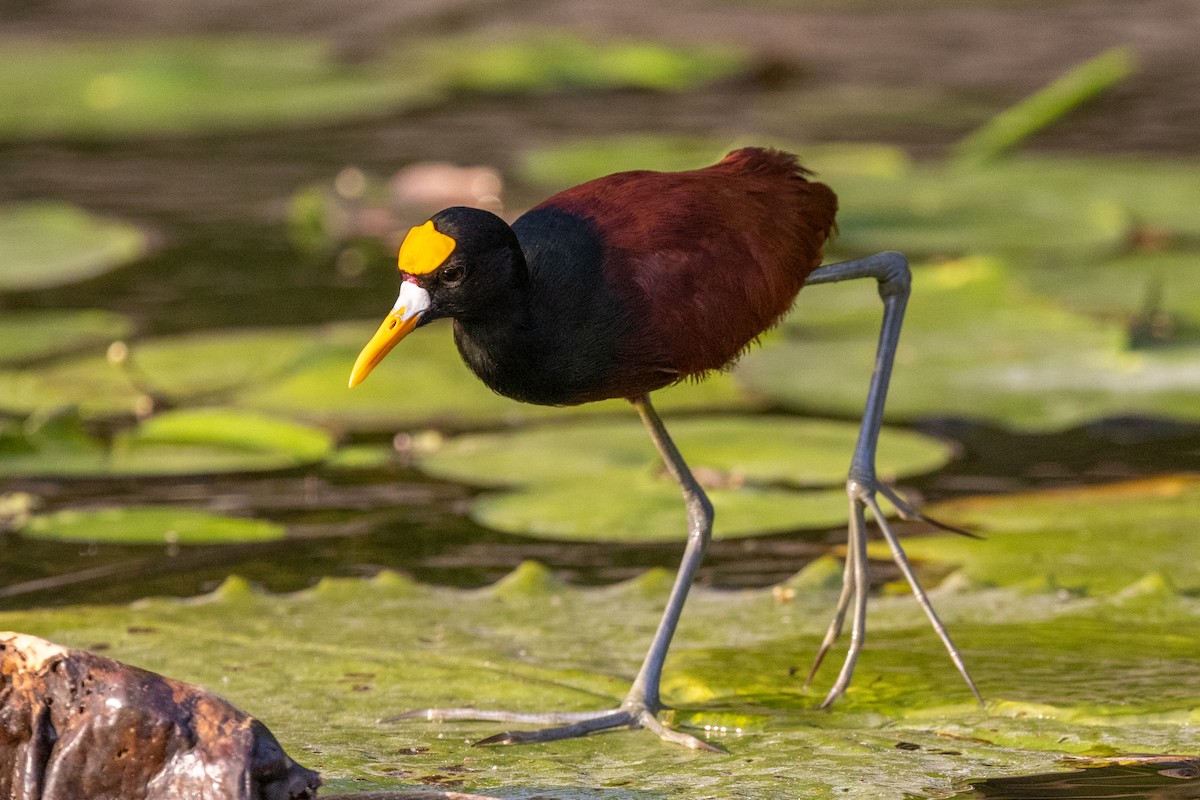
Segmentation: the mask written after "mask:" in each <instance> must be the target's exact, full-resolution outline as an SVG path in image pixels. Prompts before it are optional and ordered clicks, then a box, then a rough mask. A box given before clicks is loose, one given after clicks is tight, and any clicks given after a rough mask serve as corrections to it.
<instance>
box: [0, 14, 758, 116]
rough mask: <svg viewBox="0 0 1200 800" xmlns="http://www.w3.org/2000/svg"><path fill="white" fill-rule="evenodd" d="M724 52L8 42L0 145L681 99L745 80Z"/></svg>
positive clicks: (486, 45)
mask: <svg viewBox="0 0 1200 800" xmlns="http://www.w3.org/2000/svg"><path fill="white" fill-rule="evenodd" d="M745 64H746V60H745V58H744V57H743V56H741V55H740V54H738V53H737V52H735V51H732V50H730V49H729V48H716V47H691V48H677V47H675V48H673V47H667V46H664V45H661V44H654V43H647V42H629V43H613V44H598V43H592V42H587V41H584V40H581V39H574V38H569V37H564V36H561V35H554V34H551V33H538V32H529V31H526V32H523V33H517V34H512V35H510V36H508V37H507V38H505V37H497V36H496V35H495V33H494V32H492V33H490V34H489V35H488V37H487V38H483V37H481V36H474V37H471V36H465V37H464V36H460V37H442V38H433V39H425V40H408V41H405V42H404V44H403V45H402V46H398V47H396V48H394V49H391V50H388V51H385V52H382V53H380V54H378V55H377V56H376V57H374V58H371V59H367V60H359V61H358V63H346V61H345V60H344V59H342V58H340V57H339V55H338V53H337V52H336V49H335V48H334V47H332V46H330V44H329V43H327V42H325V41H321V40H318V39H300V38H287V37H282V36H272V37H261V36H259V37H253V36H236V37H215V36H210V37H174V38H159V39H151V38H143V39H130V38H128V37H125V38H121V39H119V40H104V39H102V38H101V39H97V38H90V39H88V40H69V41H67V40H63V41H58V40H43V39H38V40H31V39H13V38H11V37H10V38H7V39H6V40H5V41H4V46H3V47H2V48H0V72H2V73H3V74H4V75H6V76H8V78H9V79H8V80H6V81H5V82H4V86H3V87H0V108H3V109H7V111H5V112H3V113H0V136H6V137H10V138H11V137H15V136H46V135H63V134H68V135H88V136H97V135H100V136H104V135H109V136H112V135H129V134H136V133H161V132H165V131H172V132H195V131H210V130H221V129H237V128H247V127H265V126H271V125H279V124H289V123H291V124H295V123H313V122H320V121H328V120H332V119H342V118H362V117H372V116H379V115H381V114H386V113H394V112H397V111H403V110H408V109H412V108H415V107H418V106H421V105H426V106H427V105H429V104H431V103H436V102H439V101H442V100H444V99H446V98H447V97H449V96H450V95H451V94H452V93H453V92H455V91H458V90H464V89H466V90H473V91H490V92H496V91H503V92H518V91H520V92H526V91H538V90H547V89H549V90H553V89H563V88H576V89H589V88H600V87H613V86H616V87H626V86H636V87H645V88H652V89H679V88H686V87H688V86H693V85H696V84H698V83H702V82H704V81H706V80H711V79H712V78H714V77H717V76H720V75H727V74H730V73H731V72H738V71H741V70H742V69H745Z"/></svg>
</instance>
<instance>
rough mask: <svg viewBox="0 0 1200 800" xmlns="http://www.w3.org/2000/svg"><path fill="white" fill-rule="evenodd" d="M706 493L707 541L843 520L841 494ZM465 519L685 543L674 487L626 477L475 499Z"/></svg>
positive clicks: (516, 529) (547, 531)
mask: <svg viewBox="0 0 1200 800" xmlns="http://www.w3.org/2000/svg"><path fill="white" fill-rule="evenodd" d="M667 480H669V479H667ZM707 494H708V497H709V500H711V501H712V504H713V509H714V511H715V513H716V522H715V523H714V525H713V536H714V537H715V538H717V539H731V538H737V537H744V536H762V535H766V534H771V533H782V532H785V531H790V530H795V529H796V528H827V527H832V526H834V525H837V524H839V523H842V522H845V521H846V492H845V490H842V489H825V490H814V491H808V492H795V491H783V490H779V489H767V488H761V487H752V488H741V489H711V490H709V491H707ZM471 516H472V518H473V519H475V521H477V522H478V523H479V524H481V525H486V526H487V527H489V528H494V529H496V530H502V531H507V532H509V533H519V534H524V535H526V536H537V537H541V538H546V539H564V540H577V539H582V540H585V541H592V542H663V541H666V542H669V541H680V542H682V541H683V540H684V539H686V538H687V517H686V515H685V511H684V506H683V498H682V496H681V495H680V493H679V488H678V487H677V486H675V485H673V484H668V483H667V482H666V480H653V479H650V478H647V477H646V476H643V475H636V474H631V473H630V472H629V471H625V470H614V471H613V472H611V473H609V474H605V475H599V476H596V477H595V478H593V479H591V480H576V481H570V482H567V483H548V484H539V485H535V486H533V487H531V488H529V489H526V490H523V491H519V492H513V493H510V494H505V495H500V496H498V497H487V498H483V499H479V500H476V501H475V503H474V504H473V505H472V506H471Z"/></svg>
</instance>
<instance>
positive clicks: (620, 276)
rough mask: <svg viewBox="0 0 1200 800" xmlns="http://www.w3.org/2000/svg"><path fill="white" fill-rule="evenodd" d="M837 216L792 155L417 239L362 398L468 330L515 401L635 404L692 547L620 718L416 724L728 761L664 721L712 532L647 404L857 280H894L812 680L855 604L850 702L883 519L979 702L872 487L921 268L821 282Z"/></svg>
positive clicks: (702, 503)
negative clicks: (434, 334) (669, 657)
mask: <svg viewBox="0 0 1200 800" xmlns="http://www.w3.org/2000/svg"><path fill="white" fill-rule="evenodd" d="M836 211H837V199H836V197H835V195H834V193H833V191H832V190H830V189H829V187H827V186H825V185H824V184H822V183H816V182H814V181H811V180H809V173H808V172H807V171H806V170H805V169H803V168H802V167H800V166H799V164H798V163H797V161H796V158H795V157H794V156H792V155H789V154H786V153H782V152H779V151H775V150H765V149H760V148H745V149H742V150H736V151H734V152H732V153H730V154H729V155H728V156H726V157H725V159H724V160H722V161H721V162H720V163H718V164H715V165H713V166H711V167H707V168H705V169H698V170H691V171H687V172H650V171H636V172H622V173H618V174H615V175H609V176H608V177H604V178H599V179H597V180H593V181H589V182H587V183H584V184H582V185H580V186H576V187H574V188H572V189H568V190H566V191H564V192H562V193H560V194H557V195H555V196H554V197H551V198H550V199H549V200H546V201H545V202H543V203H542V204H540V205H538V206H537V207H535V208H533V209H532V210H530V211H529V212H527V213H526V214H524V215H522V216H521V217H520V218H519V219H517V220H516V222H514V223H513V224H512V226H511V227H510V226H509V225H508V224H507V223H505V222H504V221H503V220H502V219H500V218H499V217H498V216H496V215H494V214H492V213H490V212H487V211H482V210H478V209H474V208H465V207H455V208H448V209H446V210H444V211H441V212H439V213H437V214H435V215H434V216H433V217H432V218H431V219H430V220H429V221H428V222H425V223H424V224H423V225H420V226H418V227H415V228H413V229H412V230H411V231H410V232H409V233H408V236H407V237H406V238H405V239H404V242H403V244H402V245H401V247H400V253H399V268H400V274H401V278H402V280H401V284H400V295H399V298H398V299H397V300H396V304H395V306H394V307H393V308H392V311H391V313H390V314H389V315H388V317H387V319H386V320H384V322H383V324H382V325H381V326H380V328H379V330H378V332H377V333H376V334H375V336H374V338H372V339H371V341H370V343H369V344H368V345H367V346H366V348H364V349H363V351H362V353H361V355H359V357H358V361H357V362H356V363H355V365H354V369H353V372H352V373H351V376H350V385H351V386H355V385H356V384H358V383H359V382H360V381H361V380H363V378H365V377H366V376H367V373H369V372H370V371H371V370H372V369H373V368H374V367H375V366H376V365H377V364H378V363H379V362H380V360H381V359H382V358H383V357H384V356H385V355H386V354H387V353H388V352H389V351H390V350H391V349H392V348H393V347H394V346H395V345H396V344H397V343H398V342H399V341H400V340H401V339H402V338H404V336H406V335H407V334H408V333H409V332H410V331H412V330H413V329H415V328H417V327H419V326H421V325H424V324H426V323H428V322H431V321H433V320H435V319H439V318H443V317H449V318H452V319H453V320H454V340H455V342H456V343H457V345H458V350H459V353H460V354H461V355H462V358H463V360H464V361H465V362H466V363H467V366H468V367H470V369H471V371H472V372H474V373H475V374H476V375H477V376H478V377H479V378H480V380H482V381H483V382H484V383H485V384H487V385H488V386H489V387H491V388H492V389H493V390H494V391H496V392H498V393H500V394H502V395H505V396H507V397H511V398H513V399H515V400H521V401H523V402H527V403H537V404H543V405H556V406H568V405H575V404H578V403H586V402H590V401H593V400H603V399H607V398H625V399H628V400H629V401H630V402H631V403H632V404H633V405H634V407H635V408H636V409H637V410H638V413H639V414H640V415H641V417H642V420H643V422H644V423H645V425H646V427H647V429H648V431H649V433H650V437H651V439H653V441H654V444H655V446H656V447H657V448H658V451H659V453H660V454H661V455H662V458H663V461H664V462H665V463H666V466H667V469H668V470H669V471H670V472H671V474H672V475H673V476H674V477H675V479H676V480H677V481H678V482H679V485H680V487H681V488H682V489H683V496H684V501H685V504H686V507H687V519H688V540H687V547H686V549H685V552H684V557H683V563H682V564H681V566H680V568H679V573H678V576H677V577H676V580H675V584H674V587H673V588H672V590H671V594H670V597H669V599H668V601H667V607H666V611H665V613H664V615H663V618H662V621H661V622H660V624H659V627H658V630H657V632H656V633H655V635H654V639H653V641H652V643H651V645H650V650H649V652H648V653H647V655H646V658H645V661H644V662H643V664H642V667H641V670H640V671H639V673H638V675H637V677H636V678H635V679H634V682H633V686H632V688H631V689H630V691H629V694H628V695H627V696H626V698H625V700H624V702H623V703H622V704H621V705H620V706H619V707H618V708H616V709H613V710H608V711H598V712H580V713H550V714H524V713H511V712H507V711H480V710H477V709H469V708H464V709H429V710H425V711H416V712H409V713H408V714H405V715H402V716H408V717H412V716H426V717H429V718H431V719H476V720H491V721H499V722H516V723H530V724H540V725H551V726H553V727H549V728H543V729H541V730H535V731H511V732H506V733H501V734H498V735H496V736H493V737H490V738H488V739H484V740H483V741H481V742H478V743H477V744H499V743H505V744H513V743H518V742H543V741H553V740H556V739H564V738H570V737H574V736H582V735H585V734H587V733H591V732H593V731H598V730H604V729H607V728H615V727H645V728H649V729H651V730H653V731H654V732H656V733H657V734H658V735H659V736H661V737H662V738H663V739H667V740H669V741H673V742H677V743H680V744H683V745H686V746H689V747H696V748H704V749H715V748H713V747H712V746H711V745H709V744H707V743H705V742H703V741H702V740H700V739H697V738H695V737H693V736H690V735H688V734H686V733H683V732H681V731H676V730H672V729H670V728H667V727H666V726H664V725H663V724H662V723H661V722H660V721H659V720H658V718H657V713H658V712H659V711H661V710H662V709H663V705H662V702H661V700H660V697H659V684H660V680H661V675H662V667H663V662H664V660H665V658H666V654H667V648H668V647H669V645H670V642H671V637H672V635H673V634H674V632H675V627H676V624H677V623H678V621H679V615H680V613H681V611H682V609H683V605H684V601H685V600H686V598H687V593H688V589H689V587H690V586H691V583H692V577H693V575H694V573H695V571H696V569H697V567H698V566H699V564H700V561H701V559H702V558H703V555H704V551H705V548H706V546H707V545H708V542H709V539H710V536H711V531H712V523H713V510H712V505H711V504H710V503H709V501H708V498H707V497H706V496H705V494H704V490H703V489H702V488H701V487H700V485H699V484H698V483H697V482H696V479H695V478H694V477H693V476H692V473H691V471H690V470H689V469H688V467H687V464H685V463H684V460H683V458H682V456H680V454H679V451H678V450H676V449H675V445H674V444H673V443H672V442H671V439H670V437H669V436H668V435H667V431H666V428H665V427H664V426H663V423H662V420H661V419H660V418H659V416H658V414H657V413H656V412H655V410H654V408H653V406H652V405H651V404H650V396H649V395H650V392H653V391H654V390H656V389H661V388H662V387H664V386H668V385H670V384H673V383H677V382H679V381H681V380H684V379H686V378H697V377H701V376H703V375H705V374H706V373H708V372H710V371H712V370H717V369H721V368H722V367H725V366H726V365H728V364H729V363H730V362H731V361H733V360H734V359H736V358H737V357H738V355H739V354H741V353H742V351H743V350H745V349H746V348H747V347H748V346H749V345H750V344H751V343H752V342H753V341H754V340H755V338H756V337H757V336H758V335H759V334H761V333H762V332H763V331H765V330H767V329H768V328H770V327H771V326H772V325H774V324H775V323H776V322H777V321H778V320H779V318H780V317H781V316H782V315H783V314H784V313H786V312H787V311H788V309H789V308H790V307H791V305H792V302H793V300H794V299H795V297H796V293H797V292H798V291H799V290H800V287H801V286H803V285H804V284H805V283H810V284H818V283H833V282H836V281H843V280H849V279H852V278H874V279H875V280H876V281H878V283H879V292H880V295H881V297H882V298H883V305H884V315H883V327H882V332H881V335H880V340H879V347H878V350H877V355H876V363H875V371H874V374H873V376H872V378H871V384H870V388H869V391H868V394H867V406H866V411H865V413H864V418H863V423H862V428H861V431H860V434H859V438H858V442H857V445H856V446H855V449H854V455H853V457H852V460H851V463H850V474H849V479H848V480H847V483H846V490H847V493H848V495H849V502H850V525H849V546H848V549H847V557H846V567H845V578H844V582H843V589H842V594H841V596H840V598H839V600H838V605H837V611H836V613H835V615H834V619H833V622H832V623H831V624H830V626H829V629H828V632H827V634H826V636H825V640H824V641H823V642H822V644H821V647H820V650H819V652H818V655H817V658H816V661H815V663H814V665H813V672H814V673H815V671H816V668H817V666H818V665H819V664H820V662H821V659H822V658H823V657H824V655H825V653H826V652H827V651H828V650H829V647H830V646H831V645H832V644H833V643H834V641H836V639H837V638H838V637H839V636H840V634H841V630H842V624H843V621H844V620H845V616H846V613H847V611H848V610H849V609H850V607H851V604H853V608H854V614H853V617H852V635H851V644H850V648H849V652H848V653H847V655H846V660H845V662H844V663H843V665H842V669H841V672H840V673H839V675H838V678H837V680H836V681H835V683H834V685H833V687H832V688H831V689H830V691H829V693H828V695H827V696H826V698H825V701H824V703H823V704H822V705H823V706H827V705H829V704H830V703H832V702H833V700H835V699H836V698H837V697H838V696H840V695H841V694H842V693H844V692H845V690H846V687H847V686H848V685H849V682H850V678H851V676H852V675H853V672H854V665H855V662H856V660H857V658H858V654H859V652H860V651H861V649H862V645H863V634H864V631H865V614H866V606H867V589H868V586H869V582H868V578H867V556H866V540H867V536H866V515H865V510H866V509H868V508H869V509H870V510H871V514H872V516H873V517H874V518H875V520H876V522H877V523H878V525H879V528H880V530H881V531H882V533H883V536H884V538H885V539H886V540H887V542H888V544H889V545H890V546H891V549H892V553H893V556H894V558H895V561H896V563H897V564H898V565H899V567H900V569H901V571H902V572H903V573H904V575H905V577H906V578H907V579H908V581H909V583H910V585H911V586H912V589H913V592H914V593H915V595H916V597H917V599H918V601H919V602H920V603H921V605H922V607H923V608H924V610H925V612H926V614H927V615H928V616H929V619H930V621H931V622H932V623H933V626H934V628H935V629H936V630H937V633H938V635H939V636H940V637H941V639H942V641H943V643H944V644H945V646H946V648H947V649H948V650H949V652H950V655H951V658H952V659H953V660H954V663H955V665H956V666H957V668H958V670H959V672H960V673H961V674H962V676H963V677H964V678H965V679H966V681H967V684H968V685H969V686H970V687H971V691H972V692H974V693H975V696H976V697H979V693H978V691H977V690H976V689H975V685H974V683H973V682H972V681H971V678H970V677H969V676H968V674H967V671H966V668H965V667H964V665H963V662H962V659H961V657H960V656H959V653H958V651H957V649H956V648H955V646H954V644H953V643H952V642H951V641H950V638H949V636H948V634H947V633H946V630H945V628H944V627H943V626H942V624H941V622H940V621H939V620H938V618H937V615H936V614H935V613H934V611H933V608H932V606H931V605H930V604H929V601H928V599H927V597H926V596H925V593H924V591H923V590H922V589H921V586H920V584H919V583H918V581H917V579H916V576H915V575H914V574H913V572H912V570H911V569H910V567H909V565H908V562H907V559H906V558H905V556H904V551H903V550H902V549H901V547H900V544H899V543H898V541H897V540H896V537H895V535H894V534H893V533H892V531H891V529H890V527H889V525H888V523H887V520H886V518H885V515H884V513H883V511H882V510H881V509H880V506H879V502H878V500H877V499H876V495H882V496H883V497H885V498H886V499H887V500H888V501H889V502H890V503H891V504H892V505H894V506H895V507H896V508H897V510H898V511H899V512H900V514H901V515H902V516H906V517H908V516H914V515H915V516H919V515H918V514H917V512H915V511H913V510H912V509H911V508H909V506H908V505H907V504H906V503H905V502H904V501H903V500H902V499H901V498H900V497H899V496H897V495H896V493H895V492H893V491H892V490H891V489H890V488H889V487H887V486H885V485H883V484H881V483H880V482H879V480H878V479H877V478H876V475H875V450H876V443H877V441H878V438H879V430H880V425H881V424H882V419H883V405H884V398H885V396H886V394H887V387H888V381H889V378H890V375H891V370H892V362H893V360H894V356H895V352H896V343H897V341H898V339H899V336H900V326H901V322H902V320H903V316H904V309H905V305H906V304H907V301H908V295H909V286H910V282H911V278H910V273H909V269H908V263H907V261H906V260H905V258H904V256H902V255H901V254H899V253H880V254H877V255H874V256H870V257H868V258H863V259H859V260H855V261H848V262H843V263H840V264H832V265H828V266H824V267H821V266H820V263H821V257H822V249H823V247H824V245H825V242H826V241H827V240H828V239H829V237H830V234H831V233H832V231H833V230H834V216H835V214H836ZM810 680H811V674H810Z"/></svg>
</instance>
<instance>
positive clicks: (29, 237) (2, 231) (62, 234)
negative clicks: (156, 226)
mask: <svg viewBox="0 0 1200 800" xmlns="http://www.w3.org/2000/svg"><path fill="white" fill-rule="evenodd" d="M5 84H6V85H10V84H11V81H6V82H5ZM9 108H11V106H10V107H9ZM146 247H147V241H146V236H145V235H144V234H143V233H142V232H141V231H139V230H138V229H137V228H134V227H133V226H131V225H125V224H123V223H119V222H112V221H107V220H101V219H99V218H97V217H94V216H92V215H91V214H88V213H87V212H86V211H84V210H82V209H79V208H76V207H74V206H71V205H67V204H65V203H27V204H23V205H15V206H2V207H0V291H8V292H13V291H26V290H30V289H45V288H47V287H49V286H62V285H64V284H68V283H75V282H77V281H82V280H85V279H87V278H93V277H95V276H96V275H100V274H103V273H105V272H108V271H109V270H111V269H114V268H116V267H119V266H121V265H123V264H127V263H129V262H130V261H133V260H134V259H136V258H138V257H139V256H141V255H143V254H144V253H145V252H146Z"/></svg>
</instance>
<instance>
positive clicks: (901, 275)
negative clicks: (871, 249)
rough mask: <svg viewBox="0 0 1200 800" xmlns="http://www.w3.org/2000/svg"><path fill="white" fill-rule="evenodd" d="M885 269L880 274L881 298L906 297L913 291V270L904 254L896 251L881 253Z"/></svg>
mask: <svg viewBox="0 0 1200 800" xmlns="http://www.w3.org/2000/svg"><path fill="white" fill-rule="evenodd" d="M879 255H880V256H881V260H882V261H883V269H882V270H881V271H880V273H879V296H880V297H883V298H885V299H886V298H888V297H896V296H898V295H899V296H904V297H907V296H908V294H909V292H911V291H912V270H911V269H909V266H908V259H907V258H906V257H905V255H904V254H903V253H899V252H896V251H894V250H892V251H888V252H886V253H880V254H879Z"/></svg>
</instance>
